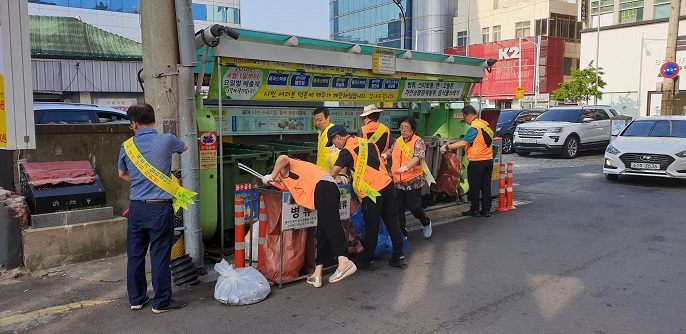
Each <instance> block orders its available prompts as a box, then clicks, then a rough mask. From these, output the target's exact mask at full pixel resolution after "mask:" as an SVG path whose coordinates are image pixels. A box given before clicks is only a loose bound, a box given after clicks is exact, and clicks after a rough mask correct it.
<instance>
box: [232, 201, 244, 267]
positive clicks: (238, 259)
mask: <svg viewBox="0 0 686 334" xmlns="http://www.w3.org/2000/svg"><path fill="white" fill-rule="evenodd" d="M244 210H245V205H244V204H243V199H242V198H238V199H236V201H235V202H234V212H235V213H234V218H235V219H234V232H235V238H236V246H235V252H234V262H235V264H234V268H244V267H245V219H244V218H245V217H244V216H245V212H244Z"/></svg>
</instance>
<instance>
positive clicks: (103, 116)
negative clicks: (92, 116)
mask: <svg viewBox="0 0 686 334" xmlns="http://www.w3.org/2000/svg"><path fill="white" fill-rule="evenodd" d="M98 118H99V119H100V123H107V122H115V121H127V120H128V119H127V118H126V117H124V115H122V114H117V113H113V112H109V111H98Z"/></svg>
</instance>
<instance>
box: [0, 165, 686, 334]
mask: <svg viewBox="0 0 686 334" xmlns="http://www.w3.org/2000/svg"><path fill="white" fill-rule="evenodd" d="M504 160H505V161H514V163H515V198H516V199H517V200H518V201H520V203H524V205H519V207H518V208H517V210H515V211H510V212H504V213H494V214H493V217H491V218H476V217H474V218H472V217H469V218H464V217H460V218H457V217H458V211H459V209H460V208H457V207H450V208H446V209H441V210H436V211H432V212H431V215H441V216H442V217H452V218H451V219H447V220H446V219H443V218H442V219H440V221H441V222H442V224H438V225H437V226H435V228H434V235H433V237H432V238H431V239H429V240H424V239H423V238H422V237H421V231H419V230H414V231H411V232H410V244H411V249H410V251H409V252H408V254H407V255H408V256H407V257H408V262H409V266H408V267H407V268H405V269H397V268H392V267H388V266H385V265H384V264H385V263H386V260H387V259H386V258H384V259H379V260H377V263H378V264H379V266H380V268H379V269H377V270H376V271H373V272H358V273H356V274H354V275H352V276H350V277H349V278H346V279H345V280H343V281H341V282H340V283H335V284H328V282H327V281H325V283H324V286H323V287H322V288H321V289H314V288H313V287H311V286H309V285H308V284H306V283H304V282H298V283H293V284H289V285H287V286H285V287H284V288H283V289H278V288H274V289H273V290H272V293H271V295H270V296H269V297H268V298H267V299H266V300H264V301H263V302H261V303H258V304H255V305H250V306H226V305H222V304H220V303H218V302H217V301H215V300H214V298H213V292H214V284H213V283H211V282H210V283H204V284H202V285H199V286H196V287H192V288H190V289H183V290H181V291H179V292H178V293H177V296H178V297H180V298H183V299H185V300H187V301H188V302H189V303H188V306H186V307H185V308H184V309H182V310H178V311H174V312H170V313H166V314H161V315H154V314H152V312H150V310H149V308H146V309H144V310H142V311H137V312H133V311H130V310H129V308H128V303H127V300H126V298H125V290H124V288H125V287H124V285H125V283H124V281H123V280H118V281H108V280H107V279H91V280H85V279H83V278H78V276H79V275H77V274H75V273H73V272H71V271H69V272H65V273H63V274H59V273H58V274H53V275H48V276H41V277H33V276H23V277H19V278H16V279H9V280H4V281H0V295H1V296H3V298H1V299H0V332H2V331H3V330H4V331H15V330H17V331H19V330H25V329H28V330H30V331H31V332H32V333H58V332H66V331H70V332H72V333H88V332H102V333H220V332H221V333H226V332H237V333H315V332H317V333H527V334H528V333H546V334H547V333H592V334H601V333H681V332H684V331H686V320H685V319H686V317H684V314H686V299H685V298H684V287H686V275H684V272H686V261H684V260H683V254H686V226H684V218H683V210H681V209H682V208H681V205H683V203H684V199H686V196H685V194H686V192H685V190H686V182H684V181H675V180H662V179H658V180H655V179H646V178H629V179H620V180H619V182H611V181H607V180H605V178H604V177H603V174H602V170H601V163H602V155H600V154H585V155H582V156H580V157H578V158H577V159H574V160H564V159H559V158H556V157H552V156H544V155H531V156H530V157H518V156H516V155H507V156H505V158H504ZM107 261H108V260H107V259H106V260H104V262H107ZM120 262H121V261H120ZM108 263H111V262H108ZM81 270H83V269H81ZM91 274H92V273H91ZM103 275H104V274H103ZM96 276H97V275H96ZM325 279H326V277H325ZM82 301H88V302H85V303H84V302H82Z"/></svg>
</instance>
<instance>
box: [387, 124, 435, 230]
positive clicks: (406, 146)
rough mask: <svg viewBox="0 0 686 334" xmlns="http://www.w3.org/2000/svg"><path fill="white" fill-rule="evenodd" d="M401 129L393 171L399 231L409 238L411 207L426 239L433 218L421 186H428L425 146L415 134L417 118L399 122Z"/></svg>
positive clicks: (393, 153)
mask: <svg viewBox="0 0 686 334" xmlns="http://www.w3.org/2000/svg"><path fill="white" fill-rule="evenodd" d="M398 127H399V128H400V138H398V140H396V142H395V144H394V145H393V150H392V154H391V159H392V163H391V172H392V173H393V181H394V182H395V194H396V203H397V204H398V221H399V222H400V231H401V232H403V234H404V235H405V236H407V229H406V228H405V224H406V221H405V209H407V208H409V209H410V212H412V215H413V216H414V217H415V218H417V219H419V221H420V222H421V223H422V226H423V231H422V232H423V234H424V238H427V239H428V238H429V237H431V232H432V228H431V219H429V217H427V216H426V212H424V209H423V208H422V187H423V186H424V185H425V184H426V177H425V176H424V170H423V169H422V164H421V163H422V161H424V158H425V154H426V144H425V143H424V140H423V139H422V137H420V136H417V134H415V131H417V120H415V119H414V117H412V116H404V117H403V118H401V119H400V121H399V122H398Z"/></svg>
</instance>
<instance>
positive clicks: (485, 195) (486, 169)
mask: <svg viewBox="0 0 686 334" xmlns="http://www.w3.org/2000/svg"><path fill="white" fill-rule="evenodd" d="M491 174H493V160H483V161H470V162H469V166H468V167H467V181H468V183H469V193H468V194H467V197H468V198H469V202H470V203H471V208H470V210H473V211H479V200H480V201H481V211H491Z"/></svg>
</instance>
